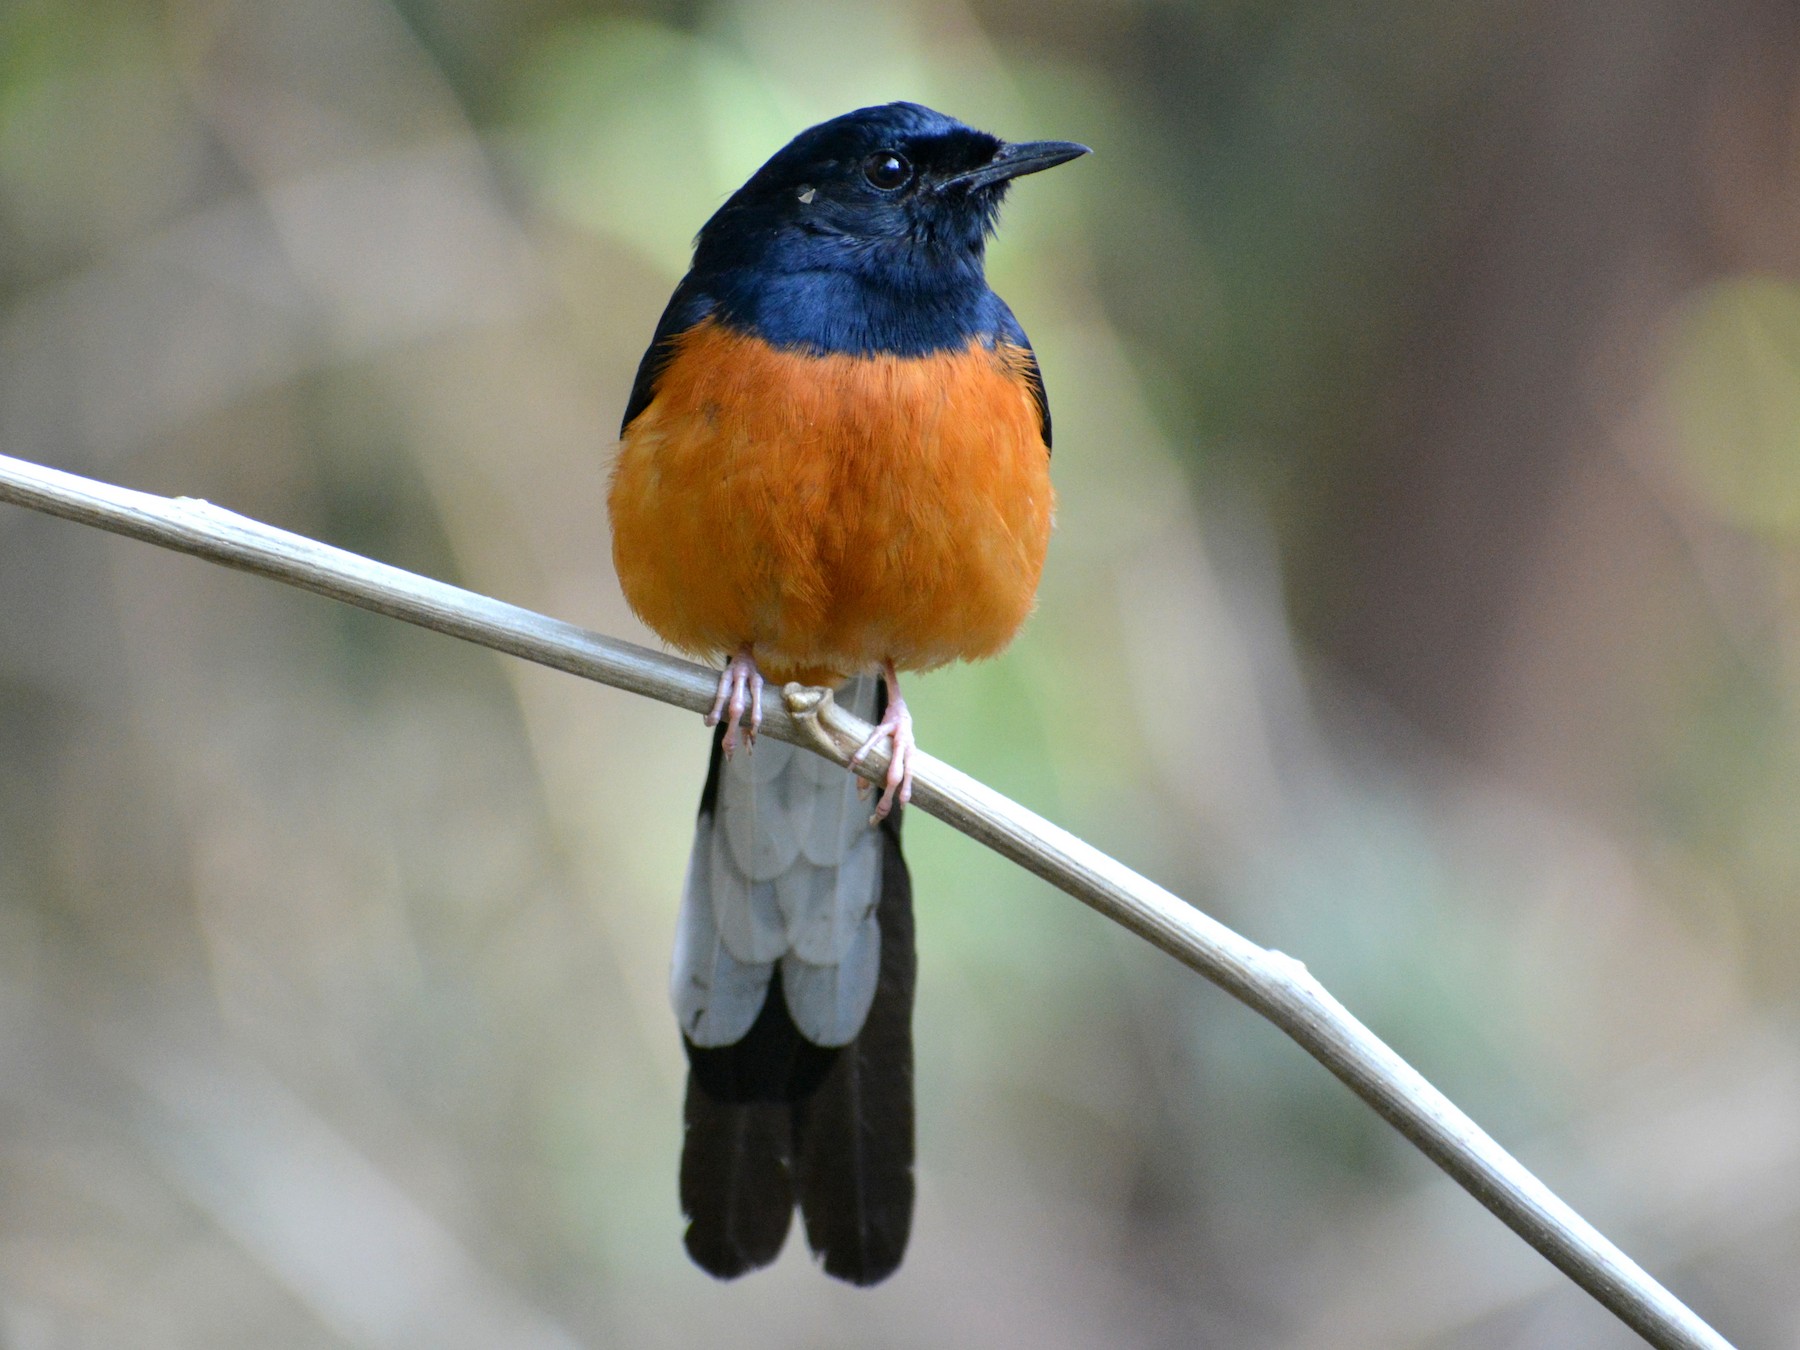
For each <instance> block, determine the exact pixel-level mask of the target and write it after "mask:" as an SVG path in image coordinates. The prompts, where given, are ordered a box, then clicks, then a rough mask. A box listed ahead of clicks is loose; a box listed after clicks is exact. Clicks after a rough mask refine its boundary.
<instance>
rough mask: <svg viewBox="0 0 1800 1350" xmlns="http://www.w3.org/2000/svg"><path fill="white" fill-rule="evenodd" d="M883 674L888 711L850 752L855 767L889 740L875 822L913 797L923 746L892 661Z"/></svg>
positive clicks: (852, 765) (884, 667)
mask: <svg viewBox="0 0 1800 1350" xmlns="http://www.w3.org/2000/svg"><path fill="white" fill-rule="evenodd" d="M882 678H883V679H884V680H885V681H886V683H887V711H886V712H884V713H882V715H881V721H879V722H877V723H876V724H875V729H874V730H873V731H871V732H870V733H869V738H868V739H867V740H866V741H864V742H863V743H862V744H861V745H860V746H859V747H857V751H856V753H855V754H854V755H852V756H850V767H851V768H853V769H854V768H855V767H856V766H857V765H858V764H860V763H861V762H862V760H863V757H864V756H866V755H867V754H868V753H869V751H871V750H873V749H874V748H875V747H876V746H877V745H879V744H880V743H881V741H882V740H883V739H884V738H886V739H887V740H888V741H889V747H888V766H887V775H886V777H884V778H883V780H882V789H881V799H880V800H879V801H877V802H876V803H875V814H874V815H873V816H872V817H871V818H870V823H871V824H873V823H874V822H875V821H878V820H882V819H885V818H886V817H887V815H888V813H889V812H891V811H892V810H893V809H894V808H895V807H896V806H905V805H906V804H907V803H908V802H910V801H911V800H912V782H913V774H912V761H913V755H914V754H915V753H916V752H917V751H918V748H919V747H918V743H917V742H916V741H914V740H913V720H912V714H911V713H910V712H908V711H907V708H906V700H905V699H903V698H901V697H900V675H899V672H897V671H896V670H895V669H894V663H893V662H892V661H888V662H886V663H884V665H883V668H882Z"/></svg>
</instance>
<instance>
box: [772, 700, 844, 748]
mask: <svg viewBox="0 0 1800 1350" xmlns="http://www.w3.org/2000/svg"><path fill="white" fill-rule="evenodd" d="M781 699H782V702H784V703H785V704H787V710H788V716H789V717H792V718H793V719H794V720H795V721H796V722H798V723H799V724H800V725H801V726H802V727H804V728H806V733H807V735H809V736H811V737H812V739H813V742H814V743H815V744H816V745H817V746H818V748H819V749H820V750H822V751H823V752H824V753H825V754H826V755H828V756H829V757H830V758H832V759H835V760H837V761H838V762H839V763H840V764H841V763H843V760H844V752H843V751H842V750H840V749H838V743H837V742H836V741H835V740H833V739H832V735H831V731H830V730H829V728H827V727H826V725H825V715H826V713H827V712H828V711H829V710H830V709H831V708H833V707H834V706H835V704H834V702H833V700H832V697H831V690H829V689H826V688H824V687H823V686H821V685H812V684H800V683H797V682H795V683H790V684H784V685H782V687H781Z"/></svg>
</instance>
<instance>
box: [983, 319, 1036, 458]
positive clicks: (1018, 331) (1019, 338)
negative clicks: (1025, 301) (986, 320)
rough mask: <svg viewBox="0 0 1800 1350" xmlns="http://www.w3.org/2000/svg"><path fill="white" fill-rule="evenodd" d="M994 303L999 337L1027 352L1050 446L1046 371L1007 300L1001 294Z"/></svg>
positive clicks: (1030, 378)
mask: <svg viewBox="0 0 1800 1350" xmlns="http://www.w3.org/2000/svg"><path fill="white" fill-rule="evenodd" d="M994 303H995V304H997V305H999V307H1000V324H999V337H1000V339H1001V340H1002V341H1003V342H1010V343H1011V344H1012V345H1013V346H1015V347H1018V348H1021V349H1022V350H1023V351H1024V353H1025V379H1026V380H1027V381H1028V382H1029V383H1030V385H1031V399H1032V402H1034V403H1036V404H1037V410H1038V428H1039V429H1040V430H1041V431H1042V432H1043V433H1044V449H1046V450H1048V449H1049V448H1050V396H1049V395H1048V394H1046V393H1045V392H1044V372H1043V371H1041V370H1039V369H1038V363H1037V353H1036V352H1034V351H1032V350H1031V339H1030V338H1028V337H1026V336H1025V330H1024V329H1023V328H1021V327H1020V326H1019V321H1018V320H1017V319H1015V318H1014V317H1013V312H1012V310H1010V309H1008V308H1007V306H1006V301H1004V300H1002V299H1001V298H1000V297H999V296H997V295H996V296H995V297H994Z"/></svg>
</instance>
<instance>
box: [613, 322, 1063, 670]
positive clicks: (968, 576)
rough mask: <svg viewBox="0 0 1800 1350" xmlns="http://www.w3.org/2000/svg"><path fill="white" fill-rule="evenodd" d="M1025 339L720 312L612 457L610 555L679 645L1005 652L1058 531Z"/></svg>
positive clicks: (635, 604) (806, 656)
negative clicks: (780, 337) (817, 331)
mask: <svg viewBox="0 0 1800 1350" xmlns="http://www.w3.org/2000/svg"><path fill="white" fill-rule="evenodd" d="M1025 360H1026V357H1025V354H1024V353H1023V352H1022V351H1020V350H1019V349H1017V348H1009V347H1007V346H1006V345H1004V344H1002V345H1001V346H999V347H998V348H997V349H990V348H987V347H984V346H982V345H981V344H980V343H979V342H972V343H971V344H970V346H969V347H968V348H967V349H965V350H962V351H957V352H940V353H936V354H933V355H931V356H926V357H917V358H913V357H897V356H864V357H852V356H846V355H839V354H832V355H826V356H810V355H807V354H804V353H797V352H789V351H779V350H777V349H775V348H772V347H770V346H769V345H768V344H767V343H765V342H762V341H760V340H759V339H757V338H753V337H748V336H744V335H742V334H737V333H732V332H729V331H728V330H726V329H723V328H720V327H718V326H717V325H716V324H714V323H712V322H711V321H708V322H705V323H702V324H700V325H699V326H697V327H696V328H694V329H693V330H692V331H691V332H689V333H688V334H686V335H685V336H684V337H683V338H681V339H680V340H679V342H678V345H677V347H676V350H675V354H674V356H673V357H672V359H671V360H670V362H669V364H668V366H667V367H666V368H665V369H664V370H663V372H662V376H661V378H660V380H659V381H658V386H657V394H656V397H655V398H654V399H653V400H652V401H651V403H650V404H649V406H648V407H646V408H645V409H644V411H643V412H642V413H640V414H639V415H638V416H637V417H636V418H635V419H634V420H633V421H632V423H631V425H630V426H629V427H628V428H626V432H625V437H624V440H623V442H622V444H621V446H620V450H619V458H618V463H617V465H616V467H615V468H614V471H613V480H612V490H611V494H610V496H609V499H608V506H609V509H610V511H611V514H612V528H613V563H614V565H615V566H616V567H617V568H618V573H619V580H620V583H621V584H622V585H623V587H624V590H625V598H626V599H627V600H628V601H629V602H630V603H631V607H632V609H633V610H635V611H636V612H637V614H638V616H639V617H640V618H642V619H643V621H644V622H645V623H646V624H648V625H649V626H650V627H651V628H652V629H654V630H655V631H656V633H657V634H658V635H660V636H661V637H662V638H663V639H664V640H665V641H667V642H669V643H670V644H671V645H673V646H675V647H678V648H680V649H682V650H683V651H687V652H690V653H692V654H694V655H696V656H700V657H705V658H710V659H716V658H717V657H719V656H722V655H725V654H727V653H731V652H735V651H738V650H740V649H742V648H744V647H749V648H750V649H751V651H752V652H753V653H754V654H755V657H756V661H757V665H758V666H759V667H760V669H761V670H762V672H763V674H764V675H765V676H766V677H767V678H769V679H771V680H773V681H775V682H777V683H780V682H784V681H787V680H803V681H806V682H808V683H820V682H835V681H837V680H840V679H843V678H845V677H847V676H849V675H852V674H855V673H857V672H859V671H862V670H866V669H868V668H869V667H871V666H874V665H876V664H878V663H880V662H881V661H884V660H891V661H893V662H894V664H895V665H896V666H898V667H899V668H901V669H903V670H927V669H930V668H931V667H933V666H940V665H943V664H944V663H945V662H948V661H954V660H958V659H962V660H970V659H974V658H977V657H983V656H992V655H994V654H995V653H996V652H998V651H999V650H1000V649H1001V648H1003V647H1004V646H1005V645H1006V644H1007V643H1008V642H1009V641H1010V640H1011V639H1012V636H1013V634H1014V633H1016V632H1017V631H1018V629H1019V626H1020V625H1021V624H1022V623H1024V621H1025V617H1026V615H1028V614H1029V613H1030V612H1031V608H1032V604H1033V598H1034V596H1035V595H1036V592H1037V583H1038V574H1039V572H1040V571H1041V570H1042V568H1043V564H1044V551H1045V548H1046V547H1047V545H1048V543H1049V537H1050V518H1051V508H1052V506H1053V503H1054V498H1053V495H1052V492H1051V488H1050V455H1049V451H1048V450H1047V449H1046V447H1045V445H1044V441H1043V436H1042V434H1041V432H1040V430H1039V422H1038V410H1037V405H1036V403H1035V402H1034V401H1033V399H1032V396H1031V392H1030V388H1029V386H1028V385H1027V383H1026V380H1025V376H1024V370H1025Z"/></svg>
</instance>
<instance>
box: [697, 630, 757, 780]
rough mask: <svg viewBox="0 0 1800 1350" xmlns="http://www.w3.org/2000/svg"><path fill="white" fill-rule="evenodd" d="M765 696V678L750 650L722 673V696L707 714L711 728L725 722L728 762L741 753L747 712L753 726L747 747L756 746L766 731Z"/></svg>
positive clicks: (724, 744) (748, 729)
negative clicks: (739, 738)
mask: <svg viewBox="0 0 1800 1350" xmlns="http://www.w3.org/2000/svg"><path fill="white" fill-rule="evenodd" d="M762 696H763V677H762V674H761V673H760V672H759V671H758V670H757V669H756V658H755V657H753V656H752V655H751V654H750V649H749V648H748V647H746V648H744V649H743V650H742V651H741V652H739V653H738V654H737V655H736V656H734V657H732V658H731V660H729V661H728V662H726V663H725V669H724V670H722V671H720V672H719V695H718V697H717V698H715V699H714V700H713V705H712V710H711V711H710V712H708V713H707V714H706V725H707V726H709V727H716V726H718V725H719V721H720V718H721V717H723V718H724V720H725V739H724V741H723V742H721V746H722V748H723V749H724V751H725V756H726V758H727V759H729V758H730V757H731V752H732V751H733V750H736V749H737V745H738V741H737V734H738V724H739V722H741V721H742V720H743V716H744V712H745V709H746V708H748V709H749V712H750V725H749V726H748V727H746V728H745V729H744V743H745V744H746V745H754V744H756V733H757V732H759V731H761V730H762Z"/></svg>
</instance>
